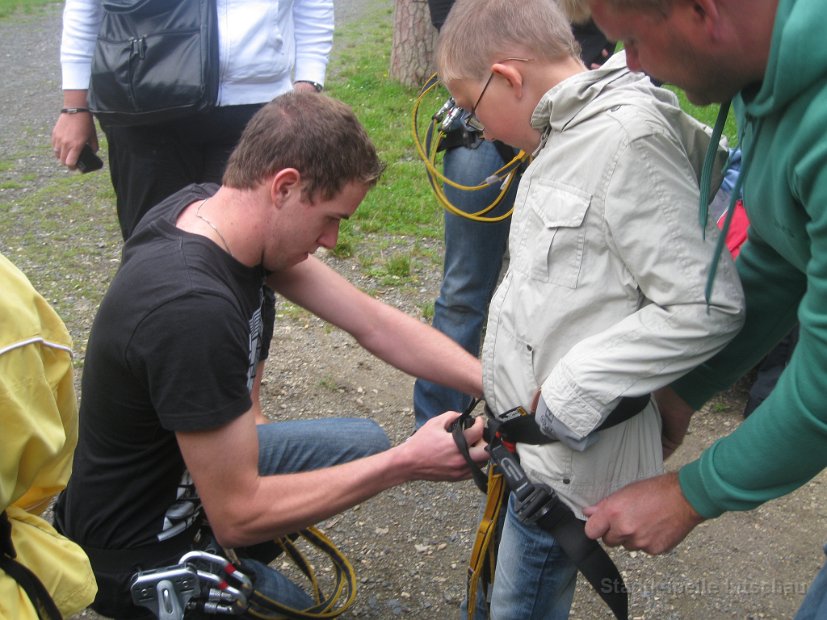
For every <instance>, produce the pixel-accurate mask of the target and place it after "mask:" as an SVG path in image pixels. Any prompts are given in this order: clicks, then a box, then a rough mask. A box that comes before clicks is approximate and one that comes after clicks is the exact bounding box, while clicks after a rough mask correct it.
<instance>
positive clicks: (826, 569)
mask: <svg viewBox="0 0 827 620" xmlns="http://www.w3.org/2000/svg"><path fill="white" fill-rule="evenodd" d="M824 553H825V554H827V545H825V546H824ZM819 618H822V619H823V618H827V562H825V563H824V566H822V567H821V570H820V571H819V572H818V574H817V575H816V578H815V579H813V583H811V584H810V587H809V588H807V596H805V597H804V602H803V603H801V607H799V608H798V613H797V614H796V615H795V620H819Z"/></svg>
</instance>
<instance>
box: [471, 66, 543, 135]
mask: <svg viewBox="0 0 827 620" xmlns="http://www.w3.org/2000/svg"><path fill="white" fill-rule="evenodd" d="M509 60H519V61H520V62H531V61H532V60H534V59H533V58H517V57H515V56H510V57H509V58H503V59H502V60H498V61H497V62H496V63H494V64H498V63H503V62H507V61H509ZM492 79H494V72H493V71H492V72H491V73H489V74H488V79H487V80H485V85H484V86H483V87H482V90H481V91H480V96H479V97H477V102H476V103H475V104H474V106H473V107H472V108H471V112H470V113H469V114H468V117H467V118H466V119H465V124H466V125H468V126H469V127H470V128H471V129H475V130H476V131H485V125H483V124H482V123H481V122H480V119H478V118H477V108H478V107H479V105H480V101H482V96H483V95H484V94H485V91H487V90H488V86H489V84H491V80H492Z"/></svg>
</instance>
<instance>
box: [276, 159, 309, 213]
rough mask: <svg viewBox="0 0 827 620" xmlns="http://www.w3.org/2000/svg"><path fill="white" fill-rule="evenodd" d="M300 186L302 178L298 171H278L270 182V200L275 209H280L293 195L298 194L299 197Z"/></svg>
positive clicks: (290, 169)
mask: <svg viewBox="0 0 827 620" xmlns="http://www.w3.org/2000/svg"><path fill="white" fill-rule="evenodd" d="M302 186H303V183H302V176H301V173H300V172H299V171H298V170H296V169H295V168H284V169H283V170H279V171H278V172H277V173H276V174H275V176H274V177H273V179H272V181H270V199H271V200H272V201H273V204H274V205H275V206H276V208H281V206H282V205H283V204H284V203H285V202H286V201H287V199H288V198H289V197H290V196H291V195H293V194H294V193H296V192H298V193H299V197H301V191H302Z"/></svg>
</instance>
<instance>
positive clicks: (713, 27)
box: [672, 0, 720, 36]
mask: <svg viewBox="0 0 827 620" xmlns="http://www.w3.org/2000/svg"><path fill="white" fill-rule="evenodd" d="M672 10H673V11H676V10H677V11H680V12H681V14H682V17H684V18H688V20H689V21H688V22H685V23H688V24H692V25H693V26H695V27H698V26H699V27H700V28H701V29H702V31H703V32H704V33H706V34H707V35H708V36H715V33H716V32H717V29H718V25H719V24H718V22H719V19H720V12H719V10H718V0H680V1H679V2H676V3H675V4H674V5H673V6H672Z"/></svg>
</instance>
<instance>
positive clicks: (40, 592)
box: [0, 510, 63, 620]
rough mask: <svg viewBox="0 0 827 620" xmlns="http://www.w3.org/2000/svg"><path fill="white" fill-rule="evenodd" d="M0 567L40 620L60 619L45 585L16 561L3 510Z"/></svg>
mask: <svg viewBox="0 0 827 620" xmlns="http://www.w3.org/2000/svg"><path fill="white" fill-rule="evenodd" d="M0 551H2V554H0V569H1V570H3V571H4V572H5V573H6V574H7V575H8V576H9V577H11V578H12V579H14V580H15V581H16V582H17V583H18V585H19V586H20V587H21V588H23V591H24V592H25V593H26V595H27V596H28V597H29V600H30V601H31V602H32V605H33V606H34V610H35V613H37V617H38V618H40V620H61V619H62V618H63V616H62V615H61V613H60V611H59V610H58V608H57V605H55V602H54V601H53V600H52V597H51V595H50V594H49V591H48V590H46V586H44V585H43V583H42V582H41V581H40V579H38V578H37V575H35V574H34V573H33V572H32V571H31V570H29V569H28V568H27V567H25V566H24V565H23V564H21V563H20V562H18V561H17V560H16V559H15V558H16V557H17V552H16V551H15V550H14V543H12V540H11V521H9V517H8V515H7V514H6V511H5V510H4V511H3V514H2V515H0Z"/></svg>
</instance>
